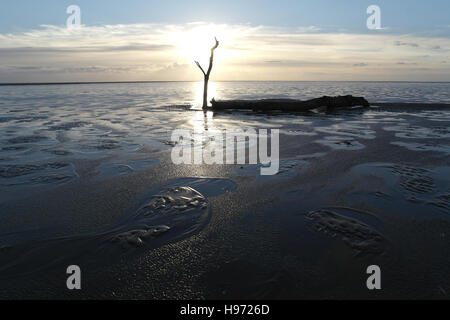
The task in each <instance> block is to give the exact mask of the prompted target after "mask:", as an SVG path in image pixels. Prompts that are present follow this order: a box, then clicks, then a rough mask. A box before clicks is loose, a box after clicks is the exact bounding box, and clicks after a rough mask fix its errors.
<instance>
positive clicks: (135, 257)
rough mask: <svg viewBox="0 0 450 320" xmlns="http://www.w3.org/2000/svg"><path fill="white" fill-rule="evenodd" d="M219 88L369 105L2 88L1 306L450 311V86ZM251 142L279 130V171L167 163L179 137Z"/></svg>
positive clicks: (161, 85) (148, 91)
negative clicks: (169, 302) (237, 106)
mask: <svg viewBox="0 0 450 320" xmlns="http://www.w3.org/2000/svg"><path fill="white" fill-rule="evenodd" d="M210 85H211V87H210V96H212V97H216V98H221V99H257V98H266V99H272V98H293V99H311V98H315V97H320V96H322V95H331V96H333V95H345V94H354V95H357V96H364V97H365V98H366V99H367V100H368V101H369V102H370V103H371V107H369V108H354V109H346V110H338V111H335V112H332V113H313V112H310V113H301V114H298V113H297V114H296V113H283V112H272V113H261V112H251V111H248V112H247V111H240V112H232V111H226V112H212V111H207V112H206V113H205V112H204V111H203V110H201V108H199V105H200V101H201V94H202V92H201V89H202V84H201V83H195V82H155V83H122V84H120V83H115V84H71V85H69V84H67V85H62V84H60V85H42V86H31V85H30V86H0V132H1V139H0V192H1V193H0V194H1V196H0V286H1V287H2V290H1V291H0V298H2V299H15V298H16V299H28V298H31V299H54V298H62V299H79V298H82V299H130V298H132V299H305V298H306V299H314V298H318V299H348V298H358V299H359V298H368V299H372V298H373V299H377V298H385V299H394V298H438V299H439V298H448V295H449V294H450V280H449V278H448V270H449V268H450V257H449V256H448V255H447V254H446V252H447V251H448V249H449V237H450V219H449V213H450V167H449V163H450V161H449V156H450V144H449V141H450V109H448V108H447V107H440V106H439V105H441V104H449V103H450V83H408V82H391V83H388V82H217V83H211V84H210ZM395 104H398V105H395ZM408 104H414V106H413V107H409V106H408ZM421 104H422V106H421ZM241 128H253V129H255V130H257V129H268V130H269V129H278V130H279V146H280V150H279V156H280V163H279V172H278V174H276V175H273V176H262V175H261V174H260V168H261V165H259V164H256V165H255V164H245V165H241V164H223V165H218V164H215V165H207V164H199V165H196V164H191V165H188V164H174V163H173V161H172V159H171V151H172V149H173V148H174V147H175V146H176V143H175V142H174V141H172V140H171V133H172V132H173V130H175V129H186V130H196V131H198V132H201V133H202V132H203V133H205V132H221V131H222V130H233V129H241ZM247 147H248V145H247V146H246V148H247ZM167 199H171V200H170V201H169V202H170V203H167ZM180 208H181V209H180ZM187 209H188V210H189V211H188V212H187V213H186V215H185V216H183V219H181V220H180V219H179V218H178V216H177V215H176V213H177V212H178V211H179V210H187ZM69 265H78V266H80V268H81V270H82V276H83V287H82V288H83V289H82V290H79V291H68V290H67V288H66V279H67V274H66V268H67V266H69ZM369 265H379V266H380V267H381V269H382V271H383V290H379V291H369V290H367V287H366V279H367V276H368V275H367V273H366V268H367V266H369Z"/></svg>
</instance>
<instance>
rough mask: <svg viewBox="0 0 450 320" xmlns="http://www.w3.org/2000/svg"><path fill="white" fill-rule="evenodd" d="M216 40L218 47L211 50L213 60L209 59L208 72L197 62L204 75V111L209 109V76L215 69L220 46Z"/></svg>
mask: <svg viewBox="0 0 450 320" xmlns="http://www.w3.org/2000/svg"><path fill="white" fill-rule="evenodd" d="M214 39H215V40H216V45H215V46H214V47H212V48H211V58H209V68H208V71H207V72H205V70H203V68H202V66H201V65H200V63H199V62H198V61H195V63H196V64H197V66H198V67H199V68H200V70H201V71H202V73H203V75H204V83H203V109H206V108H207V107H208V82H209V75H210V74H211V70H212V67H213V61H214V50H216V49H217V47H218V46H219V41H217V38H214Z"/></svg>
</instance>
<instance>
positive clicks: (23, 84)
mask: <svg viewBox="0 0 450 320" xmlns="http://www.w3.org/2000/svg"><path fill="white" fill-rule="evenodd" d="M176 82H180V83H186V82H201V80H186V81H179V80H148V81H88V82H83V81H76V82H28V83H27V82H24V83H22V82H12V83H0V86H55V85H84V84H140V83H176ZM214 82H286V83H289V82H291V83H294V82H303V83H308V82H311V83H327V82H336V83H450V81H306V80H219V81H214Z"/></svg>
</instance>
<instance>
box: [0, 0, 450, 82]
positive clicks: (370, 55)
mask: <svg viewBox="0 0 450 320" xmlns="http://www.w3.org/2000/svg"><path fill="white" fill-rule="evenodd" d="M70 5H77V6H78V7H79V8H80V10H81V11H80V12H81V15H80V21H81V26H80V27H79V28H68V27H67V19H68V18H69V17H70V16H71V14H68V13H67V12H66V11H67V8H68V7H69V6H70ZM371 5H377V6H378V7H379V8H380V13H381V15H380V28H379V29H375V30H374V29H369V28H368V27H367V19H368V18H369V16H371V14H368V13H367V8H368V7H369V6H371ZM449 12H450V1H448V0H429V1H423V0H421V1H419V0H370V1H366V0H346V1H336V0H314V1H312V0H307V1H306V0H304V1H302V0H279V1H273V0H271V1H267V0H259V1H258V0H240V1H239V0H228V1H215V0H207V1H206V0H190V1H173V0H160V1H155V0H128V1H123V0H95V1H92V0H78V1H76V0H70V1H65V0H40V1H33V0H14V1H6V0H5V1H1V2H0V57H1V58H0V83H12V82H14V83H16V82H72V81H77V82H78V81H145V80H148V81H159V80H162V81H173V80H175V81H199V80H201V79H202V74H201V72H200V71H199V70H198V68H197V66H196V65H195V63H194V60H199V61H200V63H201V64H202V65H203V66H204V67H205V68H207V63H208V57H209V51H210V48H211V47H212V46H213V45H214V37H215V36H216V37H217V38H218V40H219V41H220V46H219V48H218V49H217V50H216V55H215V65H214V69H213V72H212V75H211V79H212V80H216V81H220V80H236V81H239V80H268V81H269V80H293V81H294V80H301V81H450V19H449Z"/></svg>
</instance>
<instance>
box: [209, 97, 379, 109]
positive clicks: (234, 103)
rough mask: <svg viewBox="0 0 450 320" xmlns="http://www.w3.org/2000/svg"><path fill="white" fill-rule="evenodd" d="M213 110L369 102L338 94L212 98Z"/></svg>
mask: <svg viewBox="0 0 450 320" xmlns="http://www.w3.org/2000/svg"><path fill="white" fill-rule="evenodd" d="M211 104H212V108H213V109H214V110H230V109H234V110H255V111H294V112H295V111H308V110H312V109H317V108H326V110H327V111H329V110H333V109H339V108H348V107H356V106H361V107H369V106H370V104H369V102H368V101H367V100H366V99H365V98H363V97H354V96H350V95H349V96H338V97H327V96H324V97H321V98H316V99H312V100H306V101H301V100H293V99H263V100H217V101H216V100H214V99H213V100H212V101H211Z"/></svg>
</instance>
